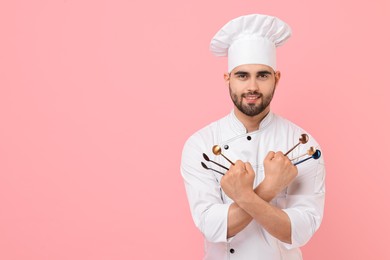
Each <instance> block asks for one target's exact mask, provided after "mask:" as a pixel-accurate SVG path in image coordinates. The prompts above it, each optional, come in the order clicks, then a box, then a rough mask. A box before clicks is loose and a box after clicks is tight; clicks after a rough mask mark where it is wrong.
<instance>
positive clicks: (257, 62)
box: [181, 14, 325, 260]
mask: <svg viewBox="0 0 390 260" xmlns="http://www.w3.org/2000/svg"><path fill="white" fill-rule="evenodd" d="M290 35H291V30H290V28H289V26H288V25H287V24H286V23H284V22H283V21H281V20H279V19H278V18H276V17H272V16H265V15H258V14H254V15H246V16H242V17H238V18H236V19H234V20H232V21H230V22H229V23H227V24H226V25H225V26H224V27H223V28H222V29H221V30H220V31H219V32H218V33H217V34H216V35H215V36H214V38H213V39H212V41H211V45H210V49H211V51H212V52H213V53H214V54H216V55H218V56H228V73H226V74H225V75H224V77H225V82H226V85H227V86H228V87H229V92H230V96H231V98H232V101H233V103H234V108H233V110H232V111H231V113H230V114H229V115H227V116H226V117H224V118H222V119H220V120H218V121H216V122H214V123H212V124H210V125H208V126H206V127H205V128H203V129H201V130H200V131H198V132H197V133H195V134H194V135H192V136H191V137H190V138H189V139H188V140H187V142H186V144H185V146H184V149H183V154H182V163H181V173H182V176H183V179H184V182H185V187H186V192H187V196H188V200H189V204H190V209H191V213H192V216H193V220H194V222H195V225H196V226H197V227H198V228H199V230H200V231H201V232H202V234H203V235H204V237H205V259H216V260H220V259H244V260H250V259H266V260H273V259H275V260H276V259H289V260H290V259H302V255H301V251H300V249H299V247H301V246H302V245H304V244H305V243H307V242H308V241H309V239H310V238H311V237H312V236H313V234H314V233H315V231H316V230H317V229H318V228H319V225H320V223H321V220H322V216H323V207H324V199H325V188H324V178H325V168H324V163H323V159H322V158H319V159H317V160H314V159H310V160H306V161H305V162H303V163H301V164H298V165H297V166H295V165H294V164H293V162H297V161H298V160H299V159H294V158H296V157H298V156H301V155H303V154H305V153H306V152H307V151H308V150H310V148H314V149H319V145H318V144H317V143H316V141H315V140H314V139H313V138H312V137H311V136H310V135H307V136H308V138H309V140H308V142H306V141H302V138H303V137H302V135H303V134H306V132H305V131H304V130H302V129H301V128H299V127H298V126H296V125H295V124H293V123H291V122H290V121H288V120H286V119H284V118H282V117H280V116H278V115H276V114H274V113H272V112H271V110H270V103H271V101H272V98H273V95H274V91H275V88H276V86H277V84H278V82H279V79H280V76H281V74H280V72H279V71H277V70H276V47H277V46H279V45H281V44H283V43H284V42H285V41H286V40H287V39H288V38H289V36H290ZM303 139H304V138H303ZM300 140H301V143H302V144H300V145H298V146H297V148H295V149H293V150H292V151H291V152H290V153H288V155H285V153H286V152H287V151H288V150H290V148H292V147H294V146H295V145H296V144H297V143H299V142H300ZM305 142H306V143H305ZM214 145H218V146H219V148H220V149H221V150H220V151H219V150H218V149H215V150H214V152H215V154H216V155H214V154H213V153H212V149H213V146H214ZM219 152H221V153H222V155H223V156H225V157H226V158H228V159H230V160H233V161H235V162H234V163H230V162H229V161H228V160H226V159H225V158H224V157H223V156H221V155H219ZM203 153H204V154H205V155H203ZM306 157H308V155H307V156H306ZM300 158H305V157H300ZM226 169H228V170H226ZM223 174H224V175H223Z"/></svg>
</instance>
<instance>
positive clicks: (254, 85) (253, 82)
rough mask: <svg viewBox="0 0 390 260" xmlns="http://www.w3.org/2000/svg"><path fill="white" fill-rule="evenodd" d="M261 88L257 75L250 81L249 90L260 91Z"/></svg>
mask: <svg viewBox="0 0 390 260" xmlns="http://www.w3.org/2000/svg"><path fill="white" fill-rule="evenodd" d="M258 90H259V82H257V80H256V77H253V78H251V79H250V80H249V82H248V91H252V92H253V91H258Z"/></svg>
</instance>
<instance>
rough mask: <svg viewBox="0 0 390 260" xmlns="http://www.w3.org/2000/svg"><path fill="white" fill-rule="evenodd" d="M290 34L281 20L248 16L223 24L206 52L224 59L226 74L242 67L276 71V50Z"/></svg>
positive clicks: (258, 15) (260, 15) (256, 15)
mask: <svg viewBox="0 0 390 260" xmlns="http://www.w3.org/2000/svg"><path fill="white" fill-rule="evenodd" d="M290 35H291V29H290V27H289V26H288V24H286V23H285V22H283V21H282V20H280V19H278V18H276V17H273V16H268V15H262V14H250V15H245V16H240V17H238V18H235V19H233V20H231V21H230V22H228V23H227V24H225V25H224V26H223V27H222V28H221V29H220V30H219V31H218V32H217V34H216V35H215V36H214V37H213V39H212V40H211V43H210V50H211V52H212V53H213V54H214V55H216V56H228V71H229V72H231V71H232V70H233V69H234V68H235V67H237V66H239V65H243V64H264V65H268V66H270V67H272V68H273V69H274V70H276V47H278V46H280V45H282V44H283V43H284V42H285V41H286V40H287V39H288V38H289V37H290Z"/></svg>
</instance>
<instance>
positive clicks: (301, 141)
mask: <svg viewBox="0 0 390 260" xmlns="http://www.w3.org/2000/svg"><path fill="white" fill-rule="evenodd" d="M307 141H309V136H308V135H307V134H301V138H299V143H297V144H296V145H294V147H293V148H291V149H290V150H288V151H287V152H286V153H285V154H284V156H286V155H287V154H289V153H290V152H291V151H292V150H294V149H295V148H297V146H298V145H300V144H305V143H307Z"/></svg>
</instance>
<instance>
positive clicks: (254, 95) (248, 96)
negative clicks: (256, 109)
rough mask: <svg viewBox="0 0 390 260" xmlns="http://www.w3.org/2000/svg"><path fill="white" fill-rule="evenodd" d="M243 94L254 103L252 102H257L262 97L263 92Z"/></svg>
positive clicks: (248, 100)
mask: <svg viewBox="0 0 390 260" xmlns="http://www.w3.org/2000/svg"><path fill="white" fill-rule="evenodd" d="M242 96H243V98H245V99H246V101H247V102H249V103H252V102H256V100H257V99H259V98H260V97H261V94H256V93H255V94H249V93H247V94H244V95H242Z"/></svg>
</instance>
